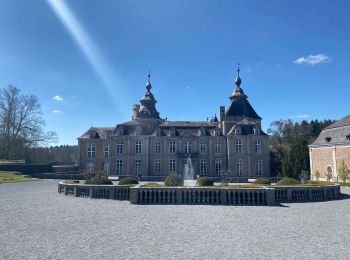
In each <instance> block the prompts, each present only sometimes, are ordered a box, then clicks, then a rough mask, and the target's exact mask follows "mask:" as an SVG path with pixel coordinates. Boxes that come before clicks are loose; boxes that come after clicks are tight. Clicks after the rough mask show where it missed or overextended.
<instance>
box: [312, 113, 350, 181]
mask: <svg viewBox="0 0 350 260" xmlns="http://www.w3.org/2000/svg"><path fill="white" fill-rule="evenodd" d="M309 153H310V170H311V179H314V180H315V179H316V176H315V173H316V172H317V171H318V172H319V173H320V178H319V179H320V180H326V172H329V173H330V174H331V175H332V178H331V180H332V181H336V182H337V181H340V179H339V178H338V169H339V166H340V164H341V162H342V161H344V162H345V164H346V165H347V166H348V168H350V115H347V116H346V117H344V118H342V119H340V120H339V121H337V122H335V123H333V124H331V125H330V126H328V127H326V128H325V129H323V130H322V131H321V133H320V135H319V136H318V138H317V139H316V141H315V142H313V143H312V144H311V145H309Z"/></svg>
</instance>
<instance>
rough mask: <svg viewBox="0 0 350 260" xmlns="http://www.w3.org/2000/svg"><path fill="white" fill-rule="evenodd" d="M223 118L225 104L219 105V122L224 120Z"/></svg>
mask: <svg viewBox="0 0 350 260" xmlns="http://www.w3.org/2000/svg"><path fill="white" fill-rule="evenodd" d="M224 118H225V106H220V122H222V121H224Z"/></svg>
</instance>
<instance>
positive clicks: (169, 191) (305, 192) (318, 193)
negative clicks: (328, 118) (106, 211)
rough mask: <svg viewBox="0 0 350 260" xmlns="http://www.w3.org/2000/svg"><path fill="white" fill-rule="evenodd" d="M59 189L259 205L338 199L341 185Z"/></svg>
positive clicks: (136, 199) (149, 200)
mask: <svg viewBox="0 0 350 260" xmlns="http://www.w3.org/2000/svg"><path fill="white" fill-rule="evenodd" d="M58 192H59V193H60V194H64V195H72V196H76V197H89V198H101V199H114V200H130V202H131V203H133V204H181V205H242V206H249V205H256V206H273V205H276V204H278V203H283V202H311V201H326V200H333V199H338V198H339V196H340V186H339V185H329V186H268V187H261V188H238V187H234V186H230V187H215V186H213V187H144V186H139V185H137V186H134V187H132V186H122V185H85V184H66V183H63V182H61V183H59V184H58Z"/></svg>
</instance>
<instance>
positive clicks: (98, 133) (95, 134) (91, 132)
mask: <svg viewBox="0 0 350 260" xmlns="http://www.w3.org/2000/svg"><path fill="white" fill-rule="evenodd" d="M114 130H115V127H91V128H89V129H88V130H87V131H86V132H85V133H84V134H82V136H80V137H79V138H82V139H105V138H106V136H108V135H111V134H113V132H114Z"/></svg>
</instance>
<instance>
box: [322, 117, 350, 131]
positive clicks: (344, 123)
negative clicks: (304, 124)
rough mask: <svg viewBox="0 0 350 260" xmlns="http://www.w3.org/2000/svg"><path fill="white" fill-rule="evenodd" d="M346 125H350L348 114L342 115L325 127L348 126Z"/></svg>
mask: <svg viewBox="0 0 350 260" xmlns="http://www.w3.org/2000/svg"><path fill="white" fill-rule="evenodd" d="M348 125H350V115H347V116H346V117H343V118H342V119H340V120H338V121H337V122H335V123H333V124H331V125H329V126H327V127H326V128H325V129H332V128H337V127H342V126H348Z"/></svg>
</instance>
